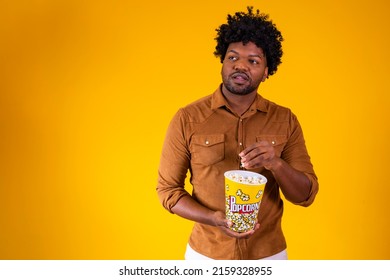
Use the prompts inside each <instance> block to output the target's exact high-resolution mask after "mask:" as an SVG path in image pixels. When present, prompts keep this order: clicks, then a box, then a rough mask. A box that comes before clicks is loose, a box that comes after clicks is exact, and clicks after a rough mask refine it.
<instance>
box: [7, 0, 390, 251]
mask: <svg viewBox="0 0 390 280" xmlns="http://www.w3.org/2000/svg"><path fill="white" fill-rule="evenodd" d="M247 5H254V6H255V8H260V9H261V10H262V11H264V12H266V13H269V14H270V16H271V19H273V21H274V22H275V23H276V24H277V26H278V28H279V29H280V30H281V31H282V33H283V35H284V37H285V43H284V45H283V49H284V57H283V63H282V65H281V66H280V67H279V70H278V72H277V73H276V74H275V75H274V76H272V77H271V78H270V79H268V80H267V81H266V82H265V83H264V84H262V85H261V88H260V91H261V93H262V94H263V95H264V96H265V97H266V98H269V99H271V100H273V101H275V102H277V103H279V104H281V105H284V106H287V107H290V108H291V109H292V110H293V111H294V112H295V113H296V115H297V116H298V118H299V120H300V122H301V124H302V126H303V129H304V132H305V138H306V141H307V146H308V149H309V152H310V155H311V157H312V160H313V163H314V166H315V170H316V172H317V175H318V177H319V181H320V192H319V194H318V197H317V200H316V201H315V203H314V204H313V205H312V206H311V207H309V208H301V207H297V206H293V205H291V204H290V203H286V209H285V216H284V220H283V226H284V230H285V234H286V237H287V241H288V253H289V257H290V258H291V259H389V258H390V251H389V249H390V243H389V236H390V219H389V218H388V214H389V207H388V205H389V198H390V187H389V183H388V179H389V177H388V175H389V171H388V170H389V165H388V160H389V144H388V143H387V142H388V139H389V124H388V115H389V105H390V102H389V99H390V97H389V86H388V84H389V65H390V59H389V52H390V51H389V50H390V39H389V28H390V17H389V15H388V11H389V4H388V1H386V0H382V1H380V0H371V1H356V0H344V1H340V0H327V1H325V0H319V1H309V0H307V1H304V0H296V1H289V0H284V1H265V0H264V1H260V0H259V1H232V0H219V1H209V0H208V1H205V0H197V1H179V0H177V1H173V0H167V1H124V0H123V1H92V0H84V1H82V0H81V1H79V0H52V1H49V0H36V1H12V0H1V1H0V258H1V259H182V258H183V253H184V248H185V244H186V242H187V238H188V235H189V232H190V230H191V227H192V223H191V222H189V221H186V220H183V219H181V218H179V217H177V216H174V215H171V214H169V213H168V212H167V211H166V210H164V209H163V208H162V207H161V205H160V204H159V202H158V199H157V195H156V193H155V186H156V180H157V168H158V162H159V155H160V150H161V146H162V141H163V138H164V134H165V130H166V127H167V125H168V122H169V121H170V119H171V117H172V115H173V114H174V113H175V112H176V110H177V109H178V108H179V107H181V106H184V105H186V104H188V103H189V102H192V101H193V100H195V99H198V98H200V97H202V96H204V95H206V94H210V93H212V92H213V91H214V90H215V89H216V87H217V86H218V84H219V83H220V81H221V79H220V68H221V64H220V63H219V60H218V59H217V58H215V57H214V56H213V51H214V47H215V41H214V37H215V28H217V27H218V26H219V25H220V24H221V23H224V22H225V20H226V15H227V14H228V13H234V12H235V11H238V10H240V11H244V10H245V8H246V6H247Z"/></svg>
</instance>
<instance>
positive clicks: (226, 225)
mask: <svg viewBox="0 0 390 280" xmlns="http://www.w3.org/2000/svg"><path fill="white" fill-rule="evenodd" d="M214 220H215V226H217V227H218V228H219V229H220V230H221V231H222V232H223V233H225V234H226V235H227V236H230V237H234V238H238V239H243V238H245V239H248V238H250V237H251V236H252V235H253V234H254V233H255V231H256V230H258V229H259V228H260V224H259V223H256V225H255V227H254V229H252V230H250V231H247V232H236V231H234V230H231V229H230V228H231V226H232V222H231V221H229V220H227V219H226V216H225V213H223V212H221V211H216V212H215V213H214Z"/></svg>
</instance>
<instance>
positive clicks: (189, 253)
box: [184, 244, 287, 260]
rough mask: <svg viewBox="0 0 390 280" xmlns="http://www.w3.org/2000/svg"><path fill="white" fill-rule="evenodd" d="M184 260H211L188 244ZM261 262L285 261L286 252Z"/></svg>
mask: <svg viewBox="0 0 390 280" xmlns="http://www.w3.org/2000/svg"><path fill="white" fill-rule="evenodd" d="M184 259H185V260H213V259H211V258H209V257H206V256H204V255H202V254H200V253H198V252H196V251H195V250H194V249H192V248H191V246H190V245H189V244H187V249H186V253H185V255H184ZM261 260H287V250H283V251H281V252H279V253H277V254H275V255H272V256H269V257H266V258H263V259H261Z"/></svg>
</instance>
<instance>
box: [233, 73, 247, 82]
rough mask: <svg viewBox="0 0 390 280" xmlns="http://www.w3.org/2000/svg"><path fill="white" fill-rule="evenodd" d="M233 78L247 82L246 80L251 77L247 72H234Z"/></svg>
mask: <svg viewBox="0 0 390 280" xmlns="http://www.w3.org/2000/svg"><path fill="white" fill-rule="evenodd" d="M231 77H232V79H233V80H234V81H236V82H238V83H240V82H245V81H248V80H249V77H248V75H247V74H245V73H241V72H240V73H238V72H237V73H234V74H232V75H231Z"/></svg>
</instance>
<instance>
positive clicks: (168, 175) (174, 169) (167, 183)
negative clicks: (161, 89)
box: [156, 109, 190, 213]
mask: <svg viewBox="0 0 390 280" xmlns="http://www.w3.org/2000/svg"><path fill="white" fill-rule="evenodd" d="M185 127H186V121H185V114H184V112H183V109H181V110H179V111H178V112H177V113H176V114H175V116H174V117H173V118H172V120H171V122H170V124H169V126H168V130H167V133H166V136H165V140H164V144H163V148H162V152H161V158H160V166H159V169H158V181H157V188H156V190H157V195H158V197H159V200H160V202H161V204H162V205H163V207H164V208H165V209H167V210H168V211H169V212H171V213H172V210H171V209H172V207H173V206H175V205H176V203H177V202H178V201H179V200H180V199H181V198H182V197H183V196H187V195H188V196H189V195H190V194H189V193H188V192H187V191H186V190H185V188H184V185H185V179H186V176H187V171H188V167H189V162H190V152H189V150H188V145H187V140H186V133H185Z"/></svg>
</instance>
